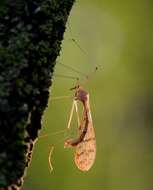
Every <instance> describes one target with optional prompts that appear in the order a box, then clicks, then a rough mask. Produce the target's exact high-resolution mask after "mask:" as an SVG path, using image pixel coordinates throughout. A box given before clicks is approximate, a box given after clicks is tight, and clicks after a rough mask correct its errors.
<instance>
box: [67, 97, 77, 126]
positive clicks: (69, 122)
mask: <svg viewBox="0 0 153 190" xmlns="http://www.w3.org/2000/svg"><path fill="white" fill-rule="evenodd" d="M74 102H75V100H73V103H72V108H71V112H70V117H69V120H68V125H67V129H70V125H71V121H72V117H73V113H74V107H75V104H74Z"/></svg>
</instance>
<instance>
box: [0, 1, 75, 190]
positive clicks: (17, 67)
mask: <svg viewBox="0 0 153 190" xmlns="http://www.w3.org/2000/svg"><path fill="white" fill-rule="evenodd" d="M73 3H74V0H4V1H3V3H2V4H0V190H8V189H9V190H15V189H18V188H20V187H21V185H22V183H23V176H24V173H25V169H26V168H27V167H28V165H29V163H30V160H31V154H32V149H33V144H34V142H35V140H36V139H37V137H38V132H39V130H40V129H41V118H42V115H43V112H44V110H45V108H46V106H47V102H48V97H49V87H50V86H51V78H52V75H53V71H54V66H55V61H56V58H57V56H58V55H59V52H60V48H61V46H60V45H61V41H62V39H63V34H64V31H65V24H66V21H67V19H68V15H69V13H70V10H71V8H72V5H73Z"/></svg>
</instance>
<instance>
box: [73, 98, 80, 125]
mask: <svg viewBox="0 0 153 190" xmlns="http://www.w3.org/2000/svg"><path fill="white" fill-rule="evenodd" d="M74 105H75V111H76V114H77V121H78V127H79V126H80V123H81V121H80V116H79V111H78V104H77V101H76V100H75V101H74Z"/></svg>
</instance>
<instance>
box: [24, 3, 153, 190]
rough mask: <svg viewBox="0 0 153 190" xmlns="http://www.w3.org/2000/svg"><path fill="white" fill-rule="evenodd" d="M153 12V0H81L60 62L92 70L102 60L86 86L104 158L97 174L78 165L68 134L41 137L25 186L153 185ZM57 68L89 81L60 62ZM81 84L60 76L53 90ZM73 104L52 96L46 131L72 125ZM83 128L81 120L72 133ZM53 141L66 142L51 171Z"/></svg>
mask: <svg viewBox="0 0 153 190" xmlns="http://www.w3.org/2000/svg"><path fill="white" fill-rule="evenodd" d="M152 10H153V2H152V1H151V0H139V1H138V0H132V1H131V0H128V1H121V0H117V1H113V0H103V1H102V0H94V1H92V0H83V1H81V0H77V1H76V3H75V5H74V7H73V9H72V11H71V15H70V18H69V25H70V27H68V28H67V31H66V33H65V38H64V41H63V44H62V52H61V56H60V57H59V60H60V62H62V63H63V64H66V65H69V66H71V67H74V68H75V69H77V70H80V71H82V72H84V73H86V74H88V73H90V72H91V71H93V68H94V67H95V65H98V67H99V70H98V71H97V72H96V73H95V74H94V75H93V76H92V78H91V80H90V81H89V82H88V84H87V85H85V89H87V90H88V91H89V93H90V99H91V108H92V115H93V121H94V127H95V132H96V139H97V157H96V161H95V164H94V166H93V167H92V168H91V170H90V171H89V172H86V173H84V172H81V171H79V170H78V169H77V167H76V166H75V164H74V160H73V156H74V150H73V149H64V148H63V142H64V141H62V139H63V138H64V137H65V138H66V136H65V135H63V134H59V135H54V136H51V135H50V136H48V137H46V138H41V139H39V140H38V141H37V142H36V145H35V149H34V154H33V159H32V163H31V166H30V168H29V170H28V173H27V177H26V179H25V183H24V186H23V190H33V189H37V190H42V189H44V190H51V189H57V190H72V189H73V190H78V189H80V190H93V189H94V190H99V189H104V190H123V189H124V190H152V189H153V11H152ZM72 37H73V38H75V40H76V41H77V42H78V44H79V45H80V46H81V47H82V48H83V50H80V49H79V48H78V47H77V45H76V44H75V43H74V42H73V41H72V40H71V38H72ZM84 51H85V52H84ZM56 74H57V75H58V74H65V75H71V76H78V77H80V79H81V80H83V78H82V76H81V75H79V74H78V73H75V72H72V71H70V70H68V69H66V68H64V67H62V66H61V65H60V64H58V63H57V66H56ZM74 85H75V81H74V80H68V79H66V78H59V77H55V78H54V81H53V86H52V88H51V95H52V96H64V95H72V92H71V91H69V88H71V87H73V86H74ZM71 104H72V100H71V99H65V100H58V101H51V100H50V101H49V105H48V109H47V110H46V112H45V116H44V118H43V126H44V128H43V130H42V131H41V135H43V134H52V133H54V132H56V131H60V130H63V129H65V128H66V125H67V120H68V115H69V112H70V107H71ZM76 127H77V126H76V119H75V118H74V119H73V122H72V130H71V133H72V135H75V134H76ZM59 141H61V143H58V142H59ZM53 143H54V144H56V143H58V146H56V147H55V150H54V153H53V155H52V162H53V167H54V171H53V172H52V173H50V172H49V167H48V153H49V150H50V145H51V144H53Z"/></svg>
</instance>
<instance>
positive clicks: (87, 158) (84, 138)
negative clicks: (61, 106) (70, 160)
mask: <svg viewBox="0 0 153 190" xmlns="http://www.w3.org/2000/svg"><path fill="white" fill-rule="evenodd" d="M73 89H75V96H74V100H73V104H75V106H76V112H77V111H78V109H77V101H80V102H81V103H82V104H83V114H82V121H81V123H80V119H78V125H79V126H78V137H77V138H76V139H67V140H66V141H65V144H64V147H65V148H69V147H75V154H74V161H75V164H76V166H77V167H78V168H79V169H80V170H81V171H88V170H89V169H90V168H91V167H92V165H93V164H94V161H95V158H96V139H95V132H94V128H93V122H92V117H91V110H90V102H89V93H88V92H86V91H85V90H84V88H83V87H82V86H80V85H78V86H76V87H74V88H73ZM68 127H69V126H68Z"/></svg>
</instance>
